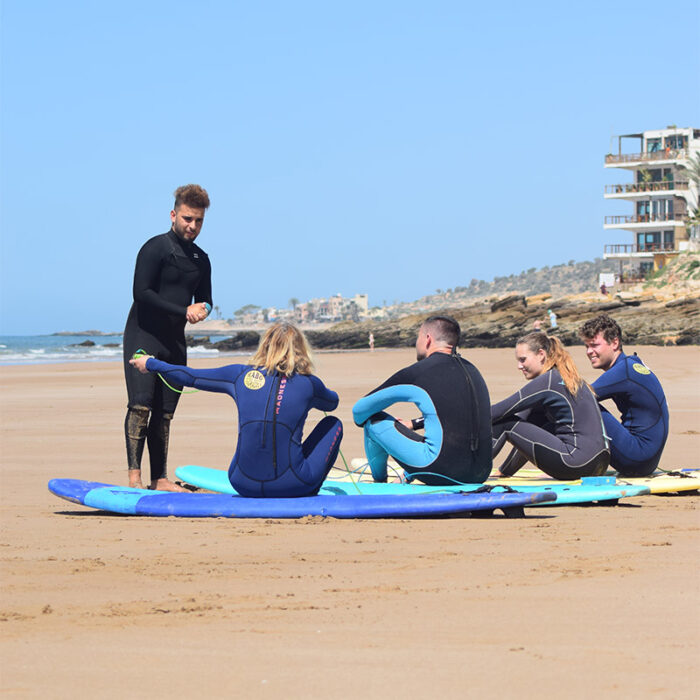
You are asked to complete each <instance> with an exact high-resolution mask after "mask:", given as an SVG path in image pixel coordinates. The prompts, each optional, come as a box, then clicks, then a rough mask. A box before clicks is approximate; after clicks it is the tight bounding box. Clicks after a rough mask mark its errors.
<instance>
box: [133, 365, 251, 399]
mask: <svg viewBox="0 0 700 700" xmlns="http://www.w3.org/2000/svg"><path fill="white" fill-rule="evenodd" d="M146 369H147V370H148V371H149V372H158V373H159V374H162V375H163V377H164V378H165V380H166V381H168V382H171V383H173V382H174V383H175V384H181V385H182V386H192V387H194V388H195V389H202V390H203V391H216V392H219V393H222V394H229V395H231V396H233V397H234V398H235V384H234V382H235V381H236V379H237V378H238V377H239V376H240V374H241V372H243V371H244V370H246V369H250V368H249V367H248V366H247V365H227V366H226V367H217V368H215V369H192V368H191V367H185V366H183V365H171V364H169V363H168V362H163V361H162V360H157V359H155V358H154V357H149V358H148V360H147V361H146Z"/></svg>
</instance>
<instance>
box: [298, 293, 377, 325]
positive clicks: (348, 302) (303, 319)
mask: <svg viewBox="0 0 700 700" xmlns="http://www.w3.org/2000/svg"><path fill="white" fill-rule="evenodd" d="M368 310H369V305H368V300H367V295H366V294H355V296H354V297H352V298H347V297H343V296H341V295H340V294H336V295H335V296H332V297H329V298H328V299H311V301H306V302H304V303H302V304H297V305H296V306H295V308H294V317H295V319H296V321H297V322H299V323H308V322H312V321H315V322H318V323H324V322H325V323H331V322H333V323H335V322H338V321H346V320H352V321H361V320H363V319H365V318H367V314H368Z"/></svg>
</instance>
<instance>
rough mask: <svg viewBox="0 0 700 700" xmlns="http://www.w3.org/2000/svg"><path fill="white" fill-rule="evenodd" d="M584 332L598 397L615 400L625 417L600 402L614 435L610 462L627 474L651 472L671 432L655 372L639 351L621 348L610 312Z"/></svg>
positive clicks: (609, 433) (609, 431) (619, 333)
mask: <svg viewBox="0 0 700 700" xmlns="http://www.w3.org/2000/svg"><path fill="white" fill-rule="evenodd" d="M579 334H580V336H581V338H582V340H583V342H584V343H585V345H586V355H587V356H588V359H589V360H590V361H591V365H593V367H595V369H601V370H603V374H602V376H600V377H598V379H596V381H595V382H594V383H593V390H594V391H595V393H596V396H597V397H598V401H603V400H605V399H612V400H613V401H614V403H615V405H616V406H617V409H618V410H619V411H620V414H621V422H618V420H617V419H616V418H615V417H614V416H613V415H612V414H611V413H609V412H608V411H607V410H606V409H605V408H603V407H602V406H601V413H602V414H603V425H604V426H605V432H606V434H607V436H608V437H609V438H610V464H611V466H612V467H613V469H616V470H617V471H618V472H620V474H622V475H623V476H630V477H633V476H647V475H649V474H651V473H652V472H653V471H654V470H655V469H656V467H657V466H658V465H659V460H660V459H661V453H662V451H663V449H664V445H665V444H666V438H667V437H668V406H667V405H666V396H665V395H664V391H663V389H662V388H661V384H660V383H659V380H658V379H657V378H656V375H654V373H653V372H652V371H651V370H650V369H649V368H648V367H647V366H646V365H645V364H644V363H643V362H642V361H641V360H640V359H639V357H638V356H637V354H636V353H635V354H634V355H625V353H624V352H623V351H622V330H621V329H620V326H619V325H618V324H617V323H616V322H615V321H614V320H613V319H612V318H610V316H608V315H607V314H601V315H600V316H596V318H593V319H591V320H590V321H586V323H584V324H583V326H581V329H580V331H579Z"/></svg>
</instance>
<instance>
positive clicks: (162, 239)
mask: <svg viewBox="0 0 700 700" xmlns="http://www.w3.org/2000/svg"><path fill="white" fill-rule="evenodd" d="M208 208H209V195H208V194H207V192H206V190H205V189H203V188H202V187H200V186H199V185H184V186H183V187H178V189H177V190H175V205H174V206H173V210H172V211H171V212H170V220H171V222H172V226H171V228H170V231H168V233H164V234H162V235H160V236H155V237H154V238H151V239H150V240H148V241H146V243H145V244H144V245H143V247H142V248H141V250H140V251H139V254H138V257H137V258H136V268H135V270H134V303H133V304H132V306H131V310H130V311H129V317H128V319H127V321H126V328H125V330H124V372H125V376H126V389H127V393H128V396H129V403H128V410H127V413H126V419H125V421H124V432H125V435H126V455H127V463H128V467H129V486H133V487H135V488H143V483H142V481H141V457H142V455H143V448H144V445H145V444H146V443H147V444H148V453H149V457H150V463H151V488H152V489H157V490H160V491H181V490H183V489H181V488H180V487H179V486H177V485H176V484H174V483H173V482H172V481H170V480H169V479H168V478H167V457H168V441H169V437H170V421H171V420H172V418H173V414H174V413H175V407H176V406H177V401H178V398H179V397H180V394H179V393H178V392H177V391H173V389H170V388H168V387H167V386H166V385H165V384H164V383H163V382H162V381H161V380H160V378H159V377H158V376H157V375H156V374H140V373H139V372H136V371H134V368H133V367H131V365H130V364H129V360H130V359H131V358H132V356H133V355H134V353H135V352H137V351H138V350H141V351H144V352H146V353H147V354H149V355H153V356H154V357H156V358H157V359H159V360H164V361H165V362H170V363H171V364H176V365H185V364H187V347H186V344H185V324H186V323H187V322H188V321H189V322H190V323H198V322H199V321H202V320H204V319H205V318H206V317H207V316H208V315H209V312H210V311H211V307H212V296H211V266H210V264H209V258H208V257H207V254H206V253H205V252H204V251H203V250H202V249H201V248H200V247H199V246H197V245H195V243H194V241H195V239H196V238H197V236H198V235H199V233H200V231H201V230H202V224H203V223H204V213H205V211H206V210H207V209H208ZM193 299H194V303H192V302H193ZM180 388H181V387H177V386H176V387H174V389H177V390H179V389H180Z"/></svg>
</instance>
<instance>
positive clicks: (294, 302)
mask: <svg viewBox="0 0 700 700" xmlns="http://www.w3.org/2000/svg"><path fill="white" fill-rule="evenodd" d="M288 303H289V306H291V307H292V309H296V308H297V304H298V303H299V300H298V299H297V298H296V297H292V298H291V299H290V300H289V302H288Z"/></svg>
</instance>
